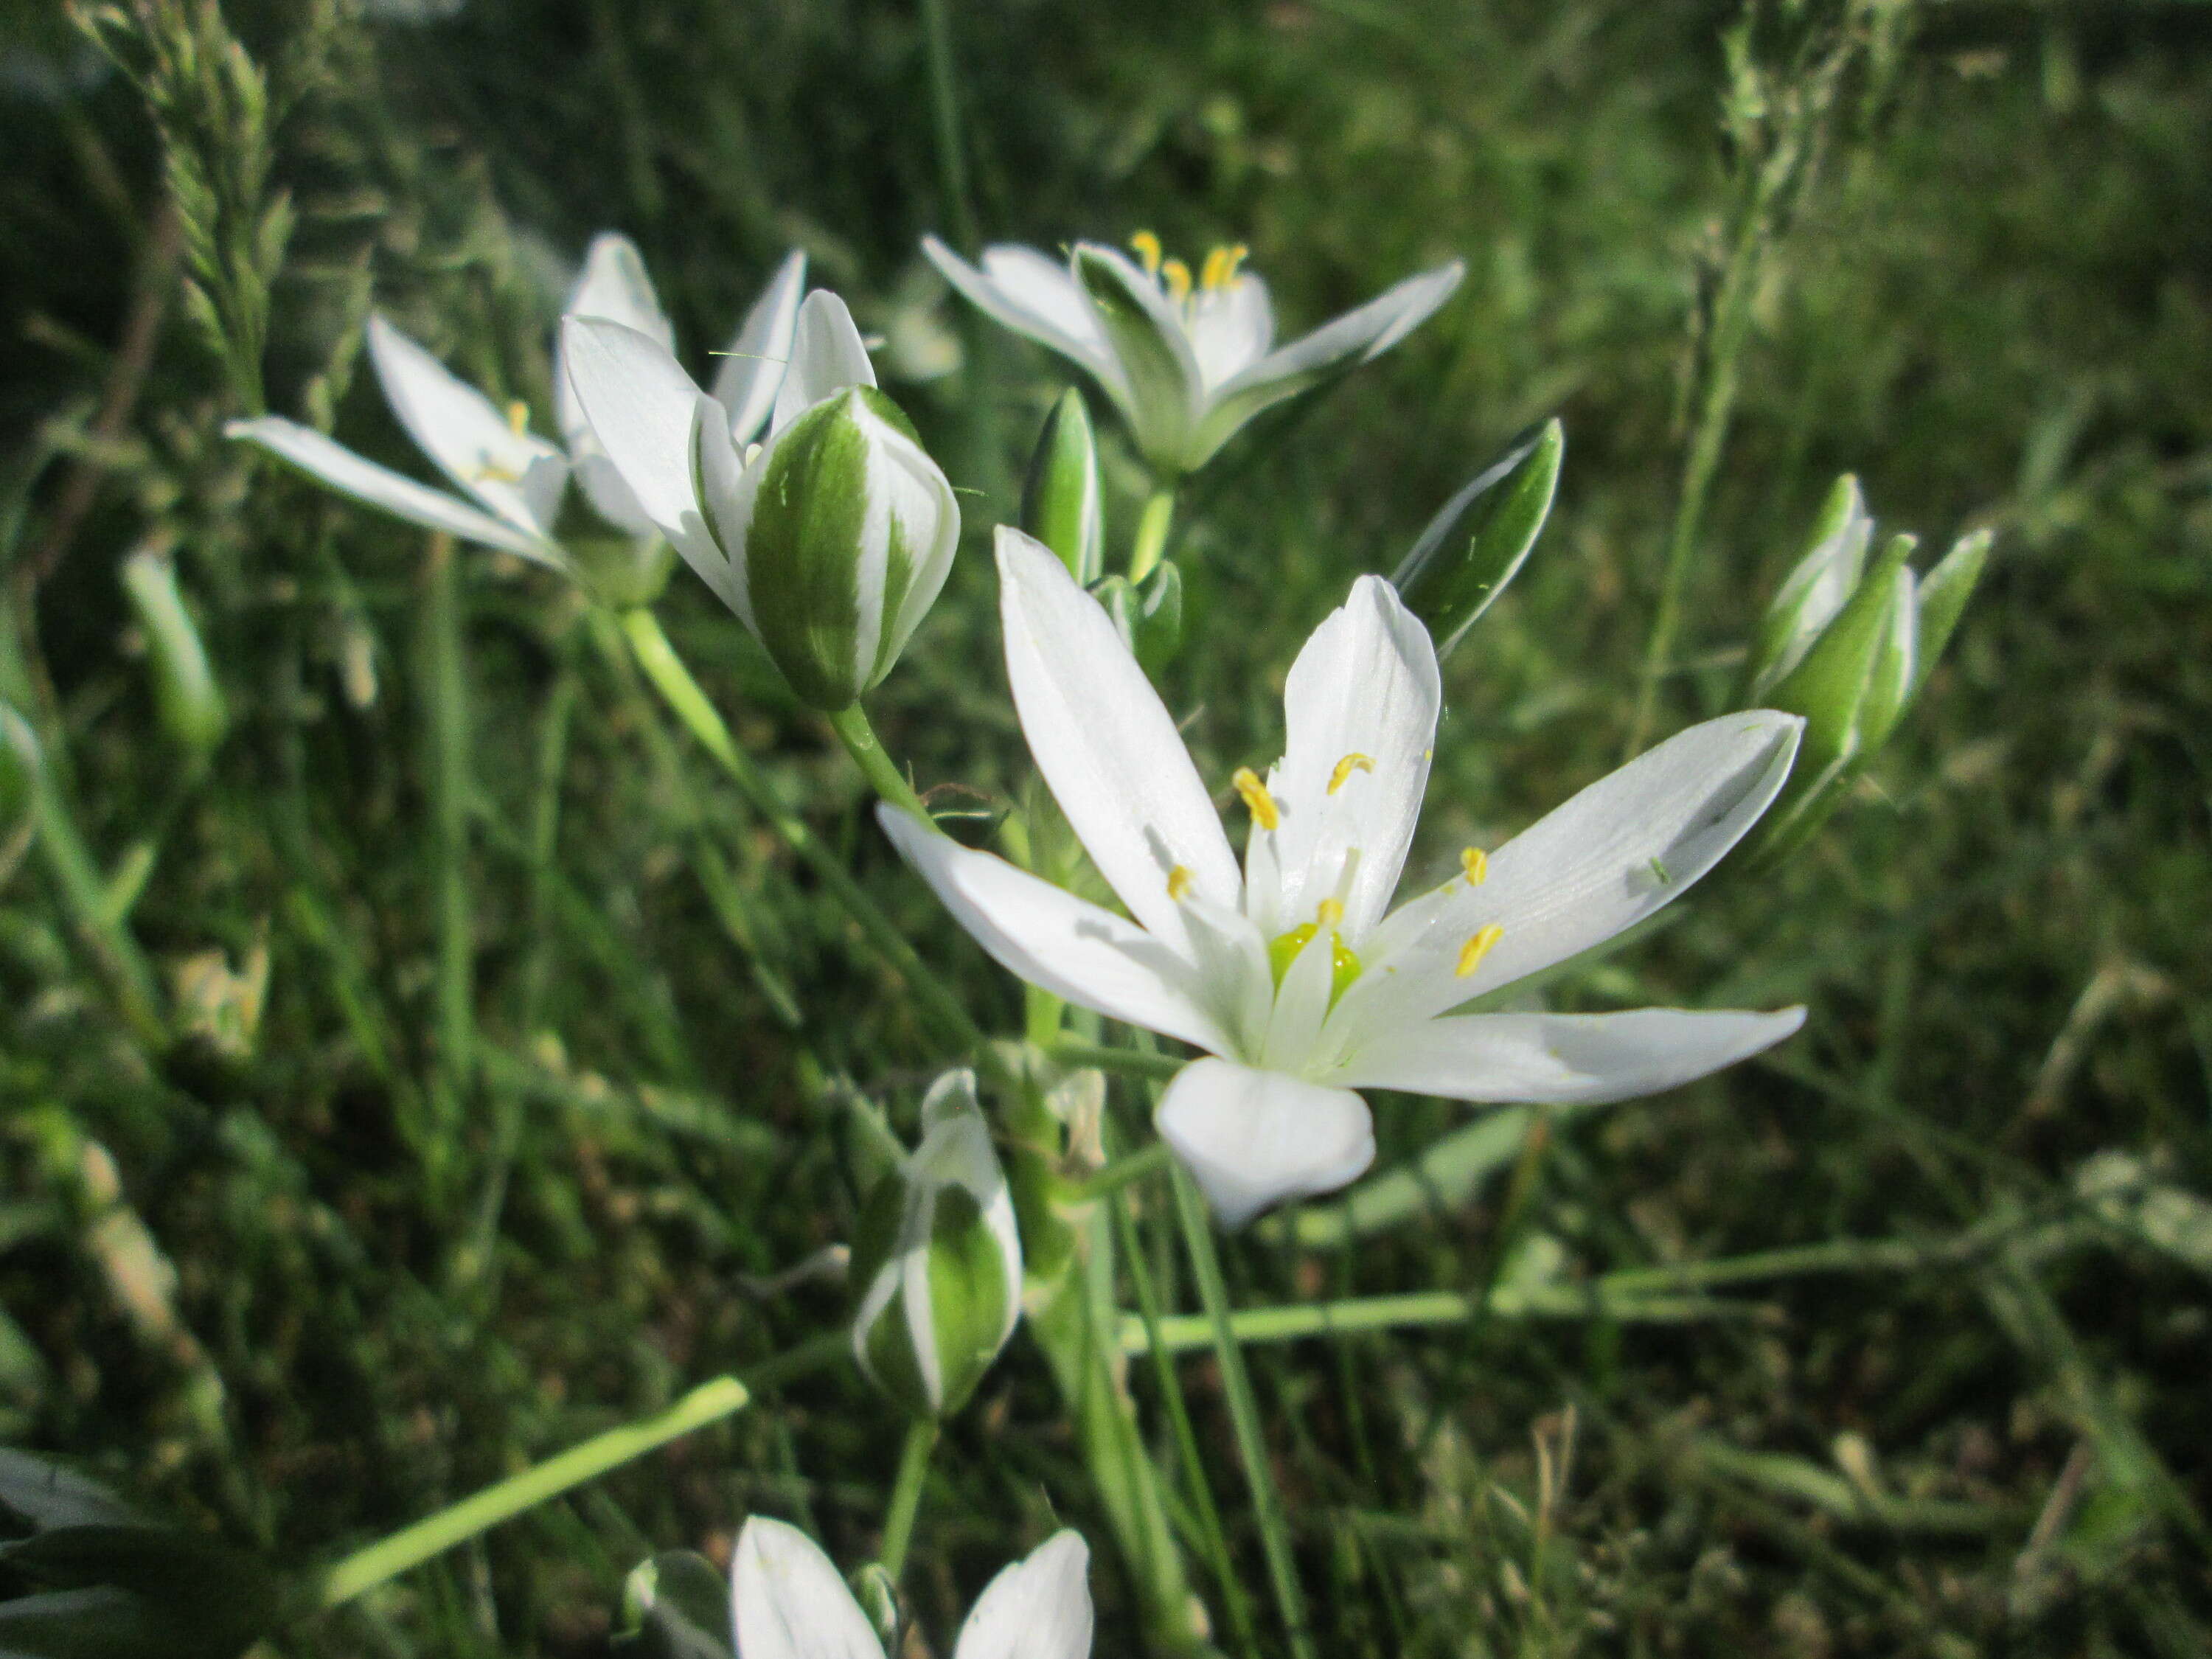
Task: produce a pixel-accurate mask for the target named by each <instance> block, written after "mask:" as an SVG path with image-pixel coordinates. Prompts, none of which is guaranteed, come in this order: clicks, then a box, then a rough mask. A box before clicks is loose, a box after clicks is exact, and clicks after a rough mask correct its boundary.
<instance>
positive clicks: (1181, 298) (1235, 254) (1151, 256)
mask: <svg viewBox="0 0 2212 1659" xmlns="http://www.w3.org/2000/svg"><path fill="white" fill-rule="evenodd" d="M1129 246H1131V247H1132V248H1133V249H1134V250H1135V251H1136V255H1137V262H1138V263H1139V264H1141V265H1143V266H1144V268H1145V275H1146V276H1149V277H1151V278H1152V280H1153V281H1154V282H1156V283H1158V284H1159V285H1160V287H1161V289H1162V290H1163V291H1164V293H1165V294H1166V295H1167V296H1168V298H1169V300H1170V301H1172V302H1174V304H1175V305H1176V306H1177V307H1181V308H1182V310H1183V311H1184V313H1186V315H1187V314H1188V311H1189V309H1190V305H1191V301H1192V292H1191V280H1190V267H1189V266H1188V265H1187V264H1184V263H1183V262H1182V260H1180V259H1167V258H1161V257H1160V256H1161V253H1162V249H1161V246H1160V239H1159V238H1158V237H1157V236H1155V235H1154V234H1152V232H1151V231H1149V230H1140V231H1139V232H1138V233H1137V234H1135V235H1134V236H1132V237H1131V238H1130V239H1129ZM1247 252H1249V249H1247V248H1246V247H1245V246H1244V244H1243V243H1242V242H1239V243H1237V244H1236V246H1233V247H1232V246H1218V247H1216V248H1214V249H1213V251H1212V252H1210V253H1208V254H1207V255H1206V259H1205V262H1204V263H1203V264H1200V266H1199V268H1198V284H1197V291H1198V293H1199V295H1208V294H1219V293H1223V292H1225V291H1226V290H1228V289H1232V288H1234V287H1236V286H1237V267H1238V266H1240V265H1242V264H1243V263H1244V256H1245V254H1246V253H1247Z"/></svg>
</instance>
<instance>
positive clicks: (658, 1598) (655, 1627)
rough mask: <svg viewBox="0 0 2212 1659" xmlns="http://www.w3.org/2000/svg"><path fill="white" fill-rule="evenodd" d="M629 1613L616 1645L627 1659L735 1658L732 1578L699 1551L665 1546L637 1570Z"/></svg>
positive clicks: (626, 1597)
mask: <svg viewBox="0 0 2212 1659" xmlns="http://www.w3.org/2000/svg"><path fill="white" fill-rule="evenodd" d="M614 1647H615V1650H616V1651H617V1652H618V1653H621V1654H623V1655H624V1656H625V1659H734V1651H735V1650H734V1649H733V1648H732V1644H731V1640H730V1586H729V1582H728V1581H727V1580H726V1579H725V1578H724V1577H722V1575H721V1573H720V1572H719V1571H716V1569H715V1566H714V1563H713V1562H711V1561H709V1560H708V1559H707V1558H706V1557H705V1556H703V1555H701V1554H698V1553H696V1552H695V1551H692V1550H665V1551H663V1552H662V1553H660V1554H659V1555H656V1556H654V1557H653V1559H651V1560H648V1561H641V1562H640V1563H639V1564H638V1565H636V1566H635V1568H633V1569H632V1570H631V1572H630V1575H629V1577H628V1578H627V1579H626V1580H624V1581H623V1630H622V1632H621V1633H620V1634H618V1635H617V1637H616V1638H614Z"/></svg>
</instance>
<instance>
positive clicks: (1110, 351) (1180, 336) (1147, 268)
mask: <svg viewBox="0 0 2212 1659" xmlns="http://www.w3.org/2000/svg"><path fill="white" fill-rule="evenodd" d="M1131 245H1132V246H1133V247H1134V248H1135V249H1136V250H1137V253H1138V256H1139V258H1138V259H1136V260H1133V259H1131V258H1128V256H1127V255H1126V254H1124V253H1122V252H1120V251H1119V250H1117V249H1115V248H1111V247H1108V246H1104V245H1103V243H1098V242H1078V243H1077V244H1076V245H1075V248H1074V251H1073V252H1072V253H1071V254H1070V255H1069V256H1068V262H1067V264H1066V265H1065V266H1062V265H1060V264H1058V263H1057V262H1056V261H1054V260H1052V259H1048V258H1046V257H1045V256H1044V255H1043V254H1042V253H1039V252H1036V249H1034V248H1027V247H1018V246H997V247H989V248H986V249H984V250H983V261H982V264H981V268H980V269H979V268H977V267H976V266H975V265H971V264H969V263H968V262H967V261H966V260H965V259H963V258H961V257H960V256H959V255H958V254H957V253H955V252H953V251H952V250H951V248H949V247H947V246H945V244H944V243H942V242H940V241H939V240H937V238H935V237H934V236H931V237H926V238H924V239H923V241H922V245H921V246H922V252H925V253H927V255H928V256H929V258H930V259H931V260H932V261H933V263H934V264H936V266H937V268H938V270H940V271H942V272H944V273H945V280H946V281H948V282H950V283H951V284H952V285H953V287H955V288H957V289H959V290H960V292H961V293H963V295H967V297H968V298H969V300H971V301H974V302H975V304H976V305H977V306H979V307H981V308H982V309H983V310H984V311H985V312H987V313H989V314H990V315H991V316H992V317H993V318H994V319H996V320H997V321H999V322H1000V323H1002V324H1004V325H1006V327H1008V328H1011V329H1012V330H1013V331H1015V332H1017V333H1019V334H1026V335H1028V336H1029V337H1030V338H1031V339H1033V340H1036V341H1037V342H1038V343H1041V344H1043V345H1047V346H1049V347H1051V348H1052V349H1053V350H1054V351H1057V352H1058V353H1060V356H1063V357H1066V358H1067V359H1068V360H1069V361H1070V362H1073V363H1075V364H1077V365H1078V366H1079V367H1080V368H1084V369H1085V370H1087V371H1088V372H1089V373H1090V374H1091V376H1092V377H1093V378H1094V379H1095V380H1097V382H1098V384H1099V386H1100V387H1101V388H1102V389H1103V390H1104V392H1105V393H1106V395H1107V396H1108V397H1109V398H1112V399H1113V400H1114V402H1115V404H1116V406H1118V407H1119V408H1120V410H1121V415H1122V418H1123V419H1124V420H1126V421H1127V422H1128V423H1129V429H1130V431H1131V432H1132V433H1133V435H1135V438H1136V441H1137V447H1139V449H1141V450H1143V451H1144V453H1145V458H1146V459H1147V460H1149V461H1150V462H1151V463H1152V465H1154V466H1155V467H1158V469H1159V470H1160V471H1163V472H1164V473H1167V474H1170V475H1173V474H1176V473H1181V472H1189V471H1195V470H1196V469H1197V468H1199V467H1200V466H1203V465H1205V464H1206V461H1207V460H1208V459H1211V458H1212V455H1213V453H1214V452H1215V451H1216V450H1218V449H1219V448H1220V447H1221V446H1222V445H1223V444H1225V443H1226V442H1227V441H1229V440H1230V438H1231V437H1232V436H1233V435H1235V434H1236V432H1237V428H1240V427H1242V426H1243V424H1244V423H1245V422H1247V421H1249V420H1250V419H1251V418H1252V417H1253V416H1255V415H1257V414H1258V413H1259V412H1260V411H1261V410H1263V409H1266V408H1267V407H1269V406H1270V405H1271V404H1278V403H1280V402H1281V401H1282V400H1283V399H1284V398H1289V397H1293V396H1295V395H1296V394H1297V393H1298V392H1303V391H1304V390H1305V389H1306V388H1307V387H1309V386H1317V385H1319V384H1320V383H1321V382H1322V381H1323V380H1328V379H1329V378H1330V377H1332V376H1333V375H1335V374H1340V373H1342V372H1343V371H1345V370H1346V369H1349V368H1353V367H1355V366H1356V365H1358V364H1360V363H1364V362H1370V361H1371V360H1372V359H1374V358H1376V357H1379V356H1382V355H1383V353H1384V352H1385V351H1388V350H1389V349H1390V348H1391V347H1392V346H1394V345H1395V344H1397V343H1398V342H1399V341H1400V340H1401V339H1403V338H1405V337H1406V336H1407V335H1408V334H1410V333H1411V332H1413V330H1414V329H1415V328H1417V327H1419V325H1421V324H1422V323H1423V322H1425V321H1426V320H1427V319H1428V318H1429V316H1430V315H1431V313H1434V312H1435V310H1436V309H1437V307H1439V306H1441V305H1442V304H1443V302H1444V301H1446V300H1447V299H1449V297H1450V296H1451V292H1452V290H1453V289H1455V288H1457V287H1458V286H1459V282H1460V278H1461V276H1463V275H1464V274H1465V272H1466V269H1467V268H1466V266H1465V265H1464V264H1462V263H1461V262H1460V261H1458V260H1456V259H1455V260H1453V261H1452V262H1451V263H1450V264H1447V265H1439V266H1438V267H1437V269H1436V270H1430V271H1425V272H1423V273H1422V274H1421V275H1419V276H1409V277H1407V279H1406V280H1405V281H1404V282H1402V283H1399V284H1398V285H1397V286H1396V287H1395V288H1393V289H1389V291H1388V292H1386V293H1384V294H1382V295H1378V296H1377V297H1376V298H1375V299H1372V300H1370V301H1368V302H1367V303H1366V304H1365V305H1364V306H1361V307H1358V309H1357V310H1354V311H1348V312H1346V313H1345V314H1344V315H1343V316H1341V317H1339V318H1337V319H1335V320H1334V321H1333V322H1331V323H1328V324H1327V325H1324V326H1323V327H1321V328H1318V329H1316V330H1315V331H1313V332H1312V333H1310V334H1309V335H1306V336H1305V337H1304V338H1302V339H1298V340H1295V341H1293V342H1291V343H1290V344H1289V345H1286V346H1282V347H1279V348H1278V347H1276V346H1275V344H1274V340H1275V313H1274V307H1273V305H1272V304H1270V303H1269V301H1268V298H1267V284H1266V283H1263V282H1261V280H1260V278H1259V277H1257V276H1254V275H1252V274H1251V273H1250V272H1249V271H1247V270H1244V269H1243V257H1244V250H1243V248H1241V247H1238V248H1216V249H1215V250H1214V251H1213V252H1212V253H1211V254H1210V255H1208V256H1207V258H1206V262H1205V264H1204V265H1203V266H1202V267H1201V268H1200V275H1199V277H1198V279H1197V281H1196V282H1193V281H1192V279H1191V274H1190V270H1189V268H1188V266H1186V265H1185V264H1183V263H1182V261H1181V260H1180V259H1165V260H1164V259H1162V258H1160V244H1159V239H1158V238H1157V237H1155V236H1153V235H1152V234H1151V233H1149V232H1146V233H1142V234H1139V235H1137V236H1136V237H1134V238H1133V239H1132V243H1131ZM1139 261H1141V263H1139Z"/></svg>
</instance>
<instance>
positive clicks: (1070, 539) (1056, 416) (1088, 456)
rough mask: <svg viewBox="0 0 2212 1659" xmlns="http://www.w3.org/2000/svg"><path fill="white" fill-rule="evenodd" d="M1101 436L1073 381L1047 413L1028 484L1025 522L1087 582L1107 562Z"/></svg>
mask: <svg viewBox="0 0 2212 1659" xmlns="http://www.w3.org/2000/svg"><path fill="white" fill-rule="evenodd" d="M1099 496H1100V491H1099V483H1098V442H1097V436H1096V435H1095V434H1094V433H1093V432H1092V430H1091V411H1090V410H1089V409H1088V408H1087V407H1086V406H1085V404H1084V401H1083V393H1082V392H1080V391H1079V390H1078V389H1077V388H1076V387H1074V386H1070V387H1068V388H1067V390H1066V392H1062V393H1061V394H1060V401H1059V402H1058V403H1056V404H1054V405H1053V406H1052V413H1051V414H1050V415H1048V416H1046V417H1045V422H1044V430H1043V431H1042V432H1041V433H1039V434H1038V435H1037V441H1036V449H1034V450H1033V451H1031V452H1030V470H1029V477H1027V479H1026V480H1024V483H1023V485H1022V528H1023V529H1024V530H1025V531H1027V532H1029V533H1030V535H1032V536H1034V537H1036V538H1037V540H1039V541H1041V542H1042V543H1043V544H1045V545H1046V546H1047V547H1048V548H1050V549H1051V550H1053V551H1054V553H1056V554H1058V555H1059V556H1060V562H1061V563H1062V564H1064V565H1066V567H1067V569H1068V574H1070V575H1072V576H1073V577H1074V578H1075V580H1077V581H1079V582H1080V583H1081V584H1083V585H1084V586H1086V587H1087V586H1090V585H1091V583H1092V582H1095V581H1097V580H1098V578H1099V575H1100V574H1101V573H1102V572H1103V570H1104V569H1105V568H1106V549H1105V542H1106V532H1105V526H1104V521H1103V515H1102V512H1101V509H1100V507H1099Z"/></svg>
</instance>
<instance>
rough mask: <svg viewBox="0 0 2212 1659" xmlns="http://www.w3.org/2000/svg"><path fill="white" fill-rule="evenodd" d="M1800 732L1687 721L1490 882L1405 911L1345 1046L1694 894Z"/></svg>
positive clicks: (1377, 940) (1384, 946)
mask: <svg viewBox="0 0 2212 1659" xmlns="http://www.w3.org/2000/svg"><path fill="white" fill-rule="evenodd" d="M1803 726H1804V722H1803V721H1802V720H1799V719H1797V718H1796V716H1795V715H1792V714H1777V713H1775V712H1774V711H1773V710H1771V709H1755V710H1753V711H1752V712H1750V713H1748V714H1729V715H1724V716H1723V717H1722V718H1721V719H1719V720H1707V721H1706V722H1705V723H1704V724H1703V725H1701V726H1692V727H1691V728H1690V729H1689V730H1688V731H1686V732H1680V733H1678V734H1677V735H1675V736H1674V737H1672V738H1668V740H1667V741H1666V742H1664V743H1662V744H1660V745H1659V746H1658V747H1657V748H1656V749H1653V750H1650V752H1648V753H1646V754H1644V755H1641V756H1638V757H1637V758H1636V759H1635V760H1632V761H1631V762H1630V763H1628V764H1627V765H1626V766H1624V767H1622V768H1621V769H1620V770H1619V771H1617V772H1614V773H1613V774H1612V775H1609V776H1607V777H1605V778H1601V779H1600V780H1599V781H1597V782H1595V783H1594V784H1592V785H1590V787H1589V788H1587V789H1584V790H1583V792H1582V793H1580V794H1577V795H1576V796H1575V797H1574V798H1573V799H1571V800H1570V801H1568V802H1567V803H1566V804H1565V805H1563V806H1560V807H1559V808H1557V809H1555V810H1554V811H1552V812H1551V813H1550V814H1548V815H1547V817H1544V818H1542V819H1541V820H1539V821H1538V822H1537V823H1535V824H1534V825H1533V826H1532V827H1530V828H1529V829H1526V830H1524V831H1522V833H1521V834H1520V835H1519V836H1516V837H1514V839H1513V840H1511V841H1510V842H1507V843H1506V844H1505V845H1504V847H1502V848H1498V851H1497V852H1495V853H1493V854H1490V856H1489V860H1488V867H1487V877H1486V879H1485V880H1484V881H1482V882H1480V883H1479V884H1478V883H1474V882H1472V881H1469V880H1468V879H1465V878H1455V879H1454V880H1452V881H1450V882H1448V883H1446V884H1444V885H1443V887H1441V888H1439V889H1437V890H1436V891H1435V892H1432V893H1430V894H1428V895H1426V896H1423V897H1421V898H1418V899H1416V900H1414V901H1413V902H1412V903H1410V904H1407V905H1404V906H1402V907H1401V908H1399V909H1398V910H1397V911H1396V912H1395V913H1394V914H1393V915H1391V916H1390V917H1389V919H1388V920H1387V921H1384V922H1383V925H1382V927H1379V928H1377V929H1376V932H1375V933H1374V935H1373V937H1372V939H1370V944H1369V948H1368V950H1367V951H1365V952H1364V953H1363V954H1364V957H1365V971H1364V973H1363V974H1362V975H1360V978H1359V980H1358V982H1356V983H1355V984H1354V985H1353V986H1352V987H1351V989H1350V990H1348V991H1347V992H1346V994H1345V995H1344V998H1343V1000H1341V1001H1340V1003H1339V1004H1338V1005H1337V1007H1336V1011H1335V1012H1334V1014H1332V1015H1331V1016H1330V1020H1331V1024H1332V1025H1333V1026H1336V1027H1338V1030H1337V1031H1336V1033H1335V1036H1337V1038H1338V1039H1339V1040H1340V1042H1342V1045H1343V1047H1344V1048H1345V1049H1346V1052H1349V1051H1350V1049H1351V1048H1354V1047H1358V1046H1359V1044H1360V1042H1361V1040H1362V1039H1361V1037H1360V1036H1359V1034H1360V1033H1363V1032H1365V1031H1369V1030H1375V1029H1377V1028H1379V1027H1384V1026H1387V1027H1391V1028H1395V1027H1397V1026H1401V1025H1402V1024H1406V1023H1407V1022H1409V1021H1414V1020H1420V1019H1425V1018H1429V1017H1430V1016H1431V1015H1434V1014H1440V1013H1443V1012H1445V1011H1446V1010H1448V1009H1450V1008H1453V1007H1456V1006H1458V1005H1459V1004H1461V1003H1462V1002H1464V1001H1466V1000H1468V998H1470V997H1475V996H1480V995H1481V994H1483V993H1484V992H1486V991H1489V990H1492V989H1494V988H1495V987H1498V986H1500V985H1505V984H1509V983H1510V982H1511V981H1514V980H1516V979H1519V978H1521V977H1522V975H1527V974H1532V973H1535V972H1537V971H1538V970H1539V969H1544V968H1548V967H1550V966H1551V965H1552V964H1553V963H1558V962H1564V961H1565V960H1566V959H1567V958H1568V957H1571V956H1573V955H1575V954H1576V953H1577V951H1586V950H1588V949H1589V947H1590V946H1592V945H1597V944H1601V943H1602V942H1603V941H1604V940H1606V939H1611V938H1612V937H1613V935H1614V934H1615V933H1620V931H1621V930H1622V929H1623V928H1626V927H1632V926H1633V925H1634V924H1635V923H1637V922H1638V921H1642V920H1643V919H1644V917H1646V916H1648V915H1650V914H1651V913H1652V912H1653V911H1655V910H1656V909H1658V908H1660V907H1661V906H1662V905H1664V904H1667V903H1668V902H1671V901H1673V900H1674V898H1675V897H1677V896H1679V895H1680V894H1682V893H1683V892H1686V891H1687V890H1688V889H1689V888H1690V887H1691V886H1692V884H1694V883H1695V882H1696V881H1697V880H1698V878H1699V877H1701V876H1703V875H1704V874H1705V872H1706V871H1708V870H1710V869H1711V868H1712V867H1713V866H1714V865H1716V864H1717V863H1719V862H1720V860H1721V858H1722V856H1723V854H1726V853H1727V851H1728V850H1729V848H1731V847H1733V846H1735V843H1736V842H1737V841H1738V840H1739V839H1740V838H1741V836H1743V834H1744V832H1745V831H1746V830H1747V829H1750V828H1751V826H1752V825H1753V823H1756V822H1757V821H1758V818H1759V814H1760V813H1761V812H1764V811H1765V810H1766V808H1767V805H1768V804H1769V803H1770V802H1771V801H1772V800H1773V799H1774V797H1775V794H1776V793H1777V792H1778V790H1780V788H1781V787H1782V784H1783V781H1784V779H1785V778H1786V777H1788V776H1789V774H1790V761H1791V760H1792V759H1793V758H1794V757H1795V756H1796V752H1797V738H1798V733H1799V732H1801V731H1802V729H1803ZM1493 925H1494V926H1496V927H1498V928H1499V929H1500V930H1501V931H1500V933H1498V935H1496V936H1495V938H1494V939H1492V941H1490V942H1489V943H1488V944H1487V945H1486V946H1480V947H1476V946H1474V945H1473V942H1474V941H1475V940H1476V939H1478V936H1479V935H1480V934H1481V933H1482V932H1483V930H1485V929H1486V928H1488V927H1492V926H1493ZM1462 969H1465V970H1466V971H1462ZM1340 1022H1341V1024H1340Z"/></svg>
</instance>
